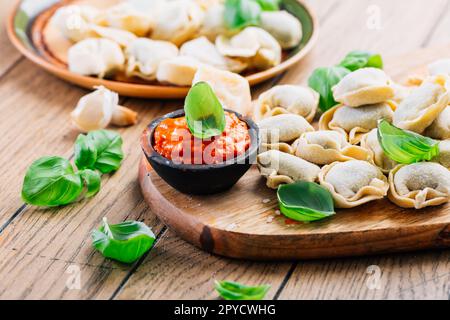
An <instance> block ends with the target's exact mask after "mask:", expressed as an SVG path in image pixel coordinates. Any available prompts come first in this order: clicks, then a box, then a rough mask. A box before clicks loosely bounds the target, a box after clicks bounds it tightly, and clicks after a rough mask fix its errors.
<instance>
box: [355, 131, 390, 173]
mask: <svg viewBox="0 0 450 320" xmlns="http://www.w3.org/2000/svg"><path fill="white" fill-rule="evenodd" d="M361 147H363V148H364V149H367V150H369V151H371V153H372V158H371V159H370V160H371V161H372V162H373V163H374V164H375V165H376V166H377V167H378V168H380V169H381V171H383V172H384V173H389V172H390V171H391V170H392V169H394V168H395V167H396V166H397V165H398V163H397V162H395V161H394V160H392V159H390V158H389V157H388V156H387V155H386V154H385V153H384V151H383V148H382V147H381V145H380V142H379V141H378V129H372V131H370V132H369V133H367V134H365V135H364V136H363V137H362V139H361Z"/></svg>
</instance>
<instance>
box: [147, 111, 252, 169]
mask: <svg viewBox="0 0 450 320" xmlns="http://www.w3.org/2000/svg"><path fill="white" fill-rule="evenodd" d="M225 118H226V126H225V130H224V132H223V133H222V134H221V135H220V136H216V137H212V138H209V139H203V140H202V139H198V138H195V137H194V136H193V135H192V134H191V132H190V131H189V128H188V126H187V123H186V118H185V117H180V118H169V119H165V120H164V121H162V122H161V123H160V124H159V125H158V127H157V128H156V130H155V134H154V145H153V147H154V149H155V150H156V151H157V152H158V153H159V154H161V155H162V156H164V157H165V158H167V159H169V160H172V161H174V162H176V163H184V164H217V163H221V162H224V161H226V160H231V159H234V158H236V157H238V156H240V155H242V154H244V153H245V152H246V151H247V149H248V148H249V147H250V134H249V130H248V126H247V124H246V123H245V122H244V121H241V120H240V119H239V118H238V117H237V116H236V115H235V114H234V113H229V112H225Z"/></svg>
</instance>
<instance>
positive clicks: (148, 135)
mask: <svg viewBox="0 0 450 320" xmlns="http://www.w3.org/2000/svg"><path fill="white" fill-rule="evenodd" d="M226 111H228V112H230V113H234V114H236V115H237V116H238V118H239V119H240V120H242V121H244V122H246V123H247V126H248V128H249V134H250V139H251V142H250V147H249V148H248V149H247V151H246V152H245V154H242V155H240V156H238V157H236V158H234V159H232V160H229V161H226V162H223V163H220V164H178V163H174V162H173V161H171V160H169V159H167V158H165V157H163V156H162V155H160V154H159V153H158V152H156V150H155V149H154V148H153V144H154V132H155V129H156V127H157V126H158V125H159V124H160V123H161V122H162V121H163V120H165V119H167V118H178V117H182V116H184V110H178V111H175V112H172V113H169V114H167V115H165V116H164V117H161V118H158V119H156V120H154V121H152V122H151V123H150V124H149V125H148V127H147V128H146V129H145V130H144V132H143V134H142V138H141V146H142V150H143V151H144V154H145V156H146V158H147V160H148V162H149V163H150V165H151V166H152V168H153V169H154V170H155V172H156V173H157V174H158V175H159V176H160V177H161V178H162V179H163V180H164V181H166V182H167V183H168V184H169V185H171V186H172V187H174V188H175V189H177V190H178V191H180V192H183V193H187V194H203V195H204V194H213V193H219V192H222V191H225V190H227V189H230V188H231V187H232V186H234V185H235V184H236V183H237V182H238V180H239V179H240V178H241V177H242V176H243V175H244V174H245V173H246V172H247V171H248V169H249V168H250V167H251V165H252V163H254V161H255V159H256V156H257V153H258V147H259V129H258V126H257V125H256V124H255V123H254V122H253V121H252V120H251V119H249V118H246V117H243V116H242V115H240V114H239V113H237V112H234V111H231V110H226Z"/></svg>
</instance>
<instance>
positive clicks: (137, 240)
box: [92, 218, 155, 263]
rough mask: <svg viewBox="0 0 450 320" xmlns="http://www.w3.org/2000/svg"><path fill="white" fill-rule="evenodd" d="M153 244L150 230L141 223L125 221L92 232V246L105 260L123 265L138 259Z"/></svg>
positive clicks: (104, 221)
mask: <svg viewBox="0 0 450 320" xmlns="http://www.w3.org/2000/svg"><path fill="white" fill-rule="evenodd" d="M154 242H155V235H154V234H153V232H152V230H151V229H150V228H149V227H147V226H146V225H145V224H144V223H143V222H138V221H126V222H122V223H119V224H115V225H111V224H108V221H107V220H106V218H104V219H103V225H102V226H101V227H100V228H99V229H98V230H94V231H93V232H92V245H93V246H94V248H95V249H97V250H98V251H100V252H101V253H102V254H103V256H105V257H106V258H110V259H114V260H117V261H120V262H124V263H133V262H135V261H136V260H138V259H140V258H141V257H142V256H143V255H144V254H145V253H146V252H147V251H148V250H150V249H151V248H152V246H153V244H154Z"/></svg>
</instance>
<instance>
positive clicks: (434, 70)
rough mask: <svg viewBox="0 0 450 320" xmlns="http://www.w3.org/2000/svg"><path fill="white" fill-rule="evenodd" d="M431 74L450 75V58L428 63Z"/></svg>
mask: <svg viewBox="0 0 450 320" xmlns="http://www.w3.org/2000/svg"><path fill="white" fill-rule="evenodd" d="M428 71H429V73H430V75H432V76H437V75H440V74H443V75H447V76H450V59H442V60H437V61H435V62H433V63H431V64H430V65H428Z"/></svg>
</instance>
